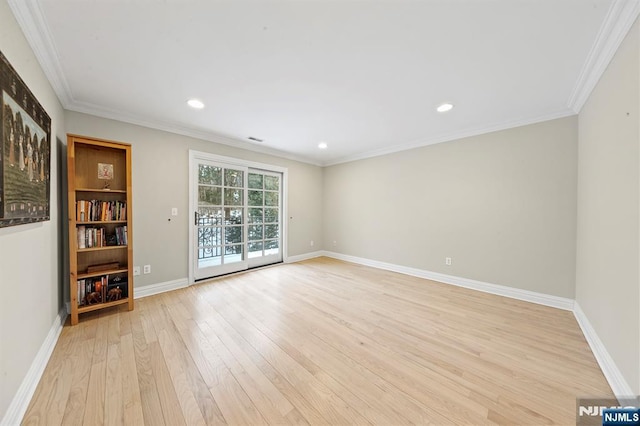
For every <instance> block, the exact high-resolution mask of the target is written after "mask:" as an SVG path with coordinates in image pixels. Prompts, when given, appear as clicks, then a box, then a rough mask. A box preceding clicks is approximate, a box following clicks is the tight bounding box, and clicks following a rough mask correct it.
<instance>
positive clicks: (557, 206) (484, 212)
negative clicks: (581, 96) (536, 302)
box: [324, 117, 577, 298]
mask: <svg viewBox="0 0 640 426" xmlns="http://www.w3.org/2000/svg"><path fill="white" fill-rule="evenodd" d="M576 147H577V119H576V117H569V118H564V119H559V120H554V121H548V122H544V123H539V124H534V125H529V126H524V127H519V128H515V129H510V130H505V131H500V132H495V133H490V134H485V135H481V136H476V137H470V138H466V139H461V140H457V141H453V142H447V143H442V144H438V145H432V146H427V147H424V148H419V149H414V150H410V151H404V152H399V153H395V154H391V155H385V156H382V157H376V158H371V159H366V160H360V161H356V162H352V163H346V164H341V165H336V166H332V167H328V168H326V169H325V176H324V182H325V188H324V190H325V194H324V221H325V228H324V237H325V239H324V246H325V249H326V250H331V251H335V252H339V253H343V254H347V255H352V256H358V257H364V258H367V259H373V260H378V261H383V262H389V263H393V264H397V265H402V266H408V267H413V268H419V269H423V270H427V271H432V272H439V273H444V274H449V275H454V276H458V277H464V278H470V279H474V280H479V281H484V282H489V283H493V284H500V285H505V286H510V287H515V288H519V289H525V290H531V291H536V292H541V293H546V294H550V295H556V296H562V297H569V298H573V295H574V282H575V218H576ZM334 241H336V245H335V246H334V243H333V242H334ZM445 257H451V258H452V260H453V264H452V265H451V266H445Z"/></svg>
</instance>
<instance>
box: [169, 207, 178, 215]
mask: <svg viewBox="0 0 640 426" xmlns="http://www.w3.org/2000/svg"><path fill="white" fill-rule="evenodd" d="M171 216H178V208H177V207H174V208H172V209H171Z"/></svg>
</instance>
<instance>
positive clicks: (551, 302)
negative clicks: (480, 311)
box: [323, 251, 573, 311]
mask: <svg viewBox="0 0 640 426" xmlns="http://www.w3.org/2000/svg"><path fill="white" fill-rule="evenodd" d="M323 255H324V256H327V257H331V258H334V259H338V260H343V261H345V262H351V263H357V264H359V265H364V266H370V267H372V268H378V269H384V270H386V271H392V272H398V273H400V274H405V275H411V276H414V277H418V278H424V279H427V280H432V281H438V282H440V283H444V284H451V285H455V286H458V287H464V288H468V289H471V290H476V291H481V292H483V293H490V294H495V295H498V296H504V297H509V298H511V299H518V300H523V301H525V302H531V303H536V304H538V305H544V306H550V307H552V308H558V309H562V310H565V311H572V310H573V299H569V298H566V297H559V296H552V295H549V294H544V293H538V292H535V291H529V290H522V289H519V288H513V287H507V286H503V285H498V284H491V283H485V282H482V281H476V280H472V279H469V278H462V277H456V276H453V275H446V274H441V273H439V272H431V271H426V270H424V269H417V268H410V267H408V266H402V265H396V264H393V263H386V262H380V261H377V260H371V259H366V258H363V257H356V256H349V255H346V254H342V253H335V252H331V251H324V252H323Z"/></svg>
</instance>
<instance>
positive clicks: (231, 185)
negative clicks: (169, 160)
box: [194, 160, 248, 279]
mask: <svg viewBox="0 0 640 426" xmlns="http://www.w3.org/2000/svg"><path fill="white" fill-rule="evenodd" d="M195 173H197V182H198V183H197V194H194V195H195V196H196V209H195V218H194V220H195V244H196V247H194V249H195V251H196V256H195V261H196V264H195V268H194V269H195V274H194V276H195V279H202V278H208V277H212V276H216V275H221V274H227V273H230V272H236V271H240V270H243V269H247V267H248V263H247V259H246V256H245V223H244V218H245V211H246V189H245V185H244V183H245V180H246V174H247V170H246V169H244V168H242V167H231V166H225V165H223V164H215V163H211V162H207V161H204V160H200V161H199V163H198V165H197V168H196V171H195Z"/></svg>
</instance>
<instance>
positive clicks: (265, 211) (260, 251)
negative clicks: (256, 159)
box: [247, 169, 282, 267]
mask: <svg viewBox="0 0 640 426" xmlns="http://www.w3.org/2000/svg"><path fill="white" fill-rule="evenodd" d="M247 186H248V188H247V191H248V207H247V209H248V214H247V222H248V226H247V239H248V244H247V246H248V256H249V267H254V266H260V265H266V264H270V263H276V262H281V261H282V249H281V247H282V244H281V241H282V232H281V229H280V226H281V222H282V220H281V216H282V206H281V203H282V175H281V174H280V173H273V172H266V171H262V170H255V169H249V174H248V185H247Z"/></svg>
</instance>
